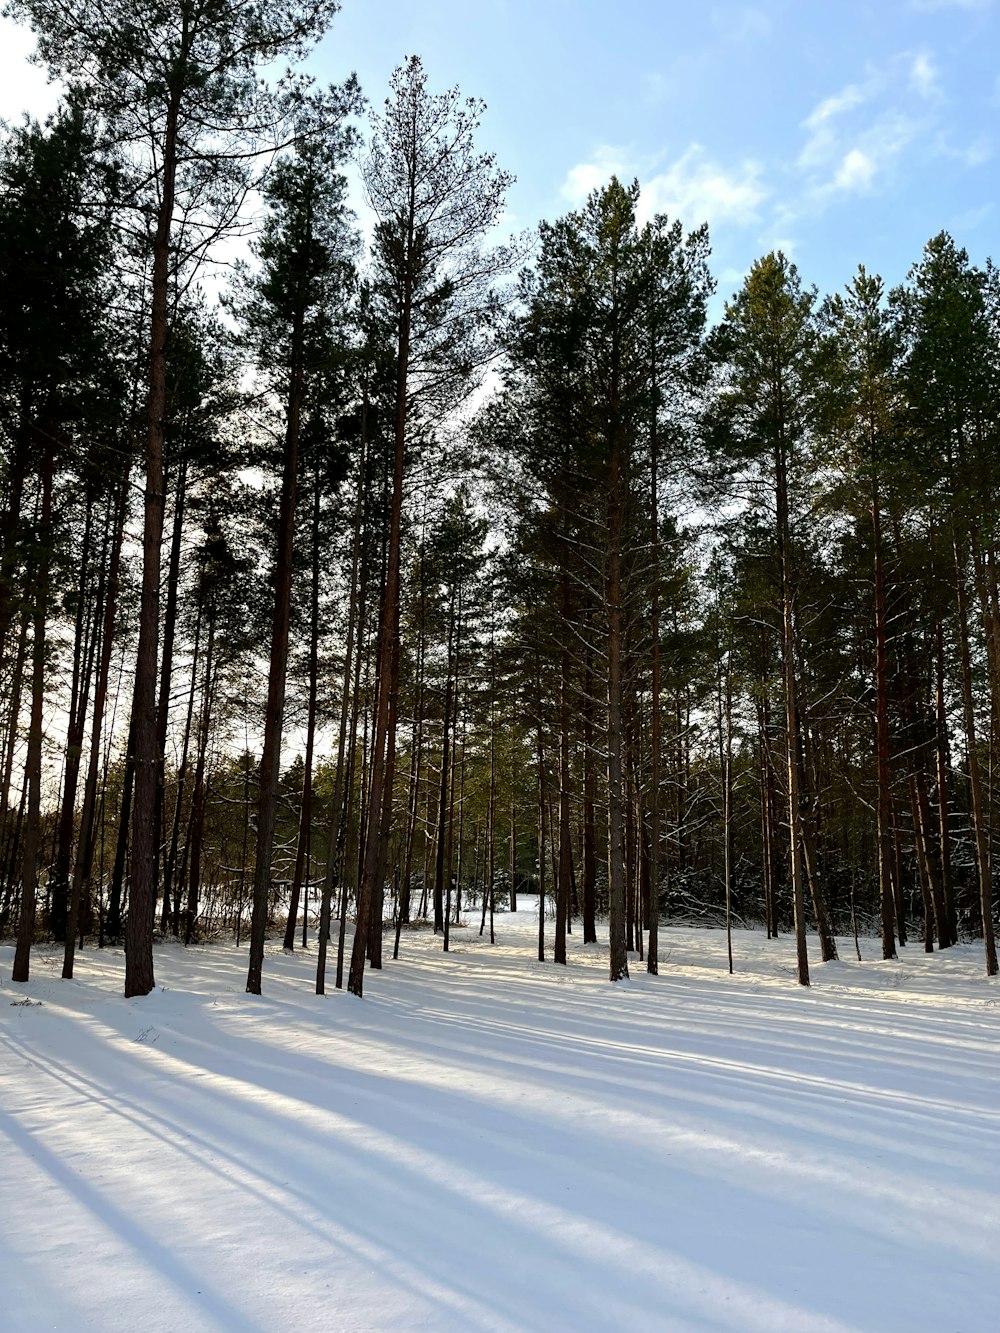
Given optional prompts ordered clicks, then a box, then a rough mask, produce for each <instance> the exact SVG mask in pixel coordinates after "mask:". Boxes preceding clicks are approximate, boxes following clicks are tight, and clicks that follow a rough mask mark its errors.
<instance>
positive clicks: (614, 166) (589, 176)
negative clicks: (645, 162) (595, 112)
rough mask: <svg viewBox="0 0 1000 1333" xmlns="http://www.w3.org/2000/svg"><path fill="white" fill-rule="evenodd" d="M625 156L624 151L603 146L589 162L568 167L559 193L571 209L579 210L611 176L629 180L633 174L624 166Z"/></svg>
mask: <svg viewBox="0 0 1000 1333" xmlns="http://www.w3.org/2000/svg"><path fill="white" fill-rule="evenodd" d="M626 156H627V154H626V153H625V152H624V150H622V149H619V148H611V147H609V146H608V145H606V144H603V145H602V146H601V147H600V148H598V149H597V150H596V152H595V153H594V156H593V158H592V159H591V160H590V161H589V162H578V163H577V165H576V166H575V167H570V169H569V171H568V172H567V173H566V179H565V180H564V181H563V183H562V186H561V188H560V190H559V193H560V194H561V195H562V197H563V198H564V199H565V200H566V202H567V203H568V204H570V205H571V206H572V207H573V208H579V207H580V205H581V204H584V203H586V201H587V196H588V195H589V194H591V193H592V192H593V191H594V190H599V189H600V188H601V186H602V185H607V183H608V181H609V180H610V179H611V177H612V176H617V177H618V178H619V179H620V180H631V179H632V177H633V176H634V175H635V172H634V171H632V170H630V169H629V168H628V167H627V166H626V165H625V160H626Z"/></svg>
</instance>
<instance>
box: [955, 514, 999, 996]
mask: <svg viewBox="0 0 1000 1333" xmlns="http://www.w3.org/2000/svg"><path fill="white" fill-rule="evenodd" d="M954 553H955V595H956V603H957V610H958V616H957V620H958V641H959V651H960V654H961V663H962V704H963V711H964V716H965V741H966V750H967V754H968V764H969V787H970V790H971V794H972V828H973V835H974V838H975V847H976V869H977V871H978V874H979V900H980V907H981V912H982V922H983V945H984V948H985V953H986V975H987V976H988V977H994V976H996V974H997V971H998V967H997V950H996V941H995V939H994V934H993V871H992V866H991V863H990V854H989V841H988V836H987V831H986V822H985V815H984V810H983V789H982V777H981V774H980V767H979V749H978V742H977V738H976V711H975V702H974V699H973V693H972V662H971V657H970V653H969V617H968V598H967V595H966V584H965V557H964V553H963V551H962V549H961V546H960V544H959V541H958V539H957V538H956V539H955V542H954Z"/></svg>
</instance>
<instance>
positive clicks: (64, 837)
mask: <svg viewBox="0 0 1000 1333" xmlns="http://www.w3.org/2000/svg"><path fill="white" fill-rule="evenodd" d="M93 508H94V506H93V500H92V499H91V497H90V496H89V495H88V497H87V508H86V517H85V519H84V525H83V539H82V543H81V550H80V577H79V582H78V584H77V604H76V624H75V627H74V633H73V673H72V683H71V686H70V701H69V720H68V724H67V727H66V747H65V750H64V771H63V798H62V805H61V807H60V811H59V821H58V825H57V828H56V845H55V855H54V856H53V859H52V870H51V873H50V875H49V928H50V929H51V931H52V938H53V939H54V940H55V942H56V943H57V944H59V943H61V942H65V940H66V928H67V920H68V916H69V867H70V860H71V857H72V854H73V826H74V823H75V818H76V792H77V786H78V784H79V780H80V765H81V763H82V761H83V737H84V731H85V728H86V721H87V701H88V699H89V697H90V685H91V678H92V675H93V667H94V656H95V651H96V645H97V637H98V635H97V621H98V618H99V616H100V614H101V605H100V604H101V601H102V600H103V571H104V567H105V564H104V562H105V560H106V559H107V541H106V540H105V543H104V550H103V552H102V559H101V569H102V573H101V580H100V581H101V584H102V587H101V588H100V589H99V591H98V596H97V599H96V601H95V602H94V603H93V605H92V608H89V607H88V602H89V601H90V599H89V598H88V596H87V576H88V574H89V572H90V547H91V532H92V530H93ZM108 517H110V514H109V515H108ZM106 529H107V525H105V531H106ZM91 609H92V611H93V620H94V629H93V633H91V630H90V621H91V617H90V614H89V611H90V610H91Z"/></svg>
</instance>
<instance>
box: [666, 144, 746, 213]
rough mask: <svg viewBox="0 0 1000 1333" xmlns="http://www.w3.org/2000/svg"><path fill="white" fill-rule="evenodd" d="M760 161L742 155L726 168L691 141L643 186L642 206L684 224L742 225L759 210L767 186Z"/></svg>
mask: <svg viewBox="0 0 1000 1333" xmlns="http://www.w3.org/2000/svg"><path fill="white" fill-rule="evenodd" d="M761 177H762V169H761V166H760V164H759V163H757V162H754V161H752V160H750V159H746V160H744V161H743V162H741V163H739V164H738V165H737V166H735V167H731V168H727V167H724V166H722V165H720V164H719V163H718V162H716V161H714V160H713V159H712V158H710V157H709V156H708V154H707V153H706V152H705V150H704V148H702V146H701V145H700V144H697V143H694V144H691V146H690V147H689V148H688V149H686V150H685V152H684V153H683V154H682V155H681V156H680V157H679V158H677V160H676V161H675V162H672V163H671V164H670V165H669V166H668V167H667V168H666V169H665V170H663V171H658V172H657V173H656V174H655V175H654V176H652V177H651V178H650V179H649V180H648V181H646V183H645V184H644V186H643V197H642V201H641V202H642V204H643V211H644V212H646V213H666V214H668V215H669V216H670V217H672V218H680V220H681V221H682V222H683V223H684V225H685V226H686V227H697V226H700V225H701V223H702V222H707V223H709V225H710V226H718V225H719V224H720V223H733V224H735V225H737V226H743V225H745V224H747V223H749V222H754V221H756V220H757V218H758V216H759V212H758V210H759V208H760V205H761V204H762V203H763V202H764V200H765V199H766V198H767V195H768V190H767V187H766V186H765V185H764V183H763V181H762V179H761Z"/></svg>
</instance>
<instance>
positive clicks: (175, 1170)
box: [0, 911, 1000, 1333]
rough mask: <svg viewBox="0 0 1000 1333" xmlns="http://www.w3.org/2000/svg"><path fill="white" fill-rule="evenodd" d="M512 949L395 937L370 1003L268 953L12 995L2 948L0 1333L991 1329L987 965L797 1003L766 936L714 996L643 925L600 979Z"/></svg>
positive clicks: (993, 1280)
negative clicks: (249, 986) (647, 939)
mask: <svg viewBox="0 0 1000 1333" xmlns="http://www.w3.org/2000/svg"><path fill="white" fill-rule="evenodd" d="M476 926H478V922H477V923H476ZM535 929H536V918H535V917H534V914H533V913H532V912H530V911H528V912H523V913H521V914H519V915H517V916H513V917H512V916H502V917H499V918H498V943H497V945H496V946H495V947H492V948H491V947H490V945H489V943H488V941H486V940H480V939H479V937H478V934H477V930H476V927H472V928H470V929H467V930H458V931H455V932H454V933H453V935H452V952H451V953H450V954H449V955H447V956H445V955H442V953H441V952H440V938H438V939H435V938H434V937H433V936H431V935H430V934H428V933H420V932H414V933H412V934H408V935H406V936H404V940H403V957H402V958H401V959H400V961H399V962H398V963H392V962H391V961H390V960H388V959H387V962H386V967H385V969H384V970H383V971H382V972H381V973H369V975H368V977H367V979H366V996H365V999H364V1000H363V1001H358V1000H357V999H355V998H353V997H352V996H349V995H346V994H344V993H337V992H334V993H332V994H329V995H327V996H325V997H317V996H316V995H314V994H313V993H312V984H313V972H314V966H315V962H314V955H313V954H312V953H311V952H309V953H306V954H302V953H301V952H297V953H296V954H295V955H294V956H286V955H284V954H282V953H281V952H280V949H279V948H278V947H277V946H275V948H274V949H273V950H269V953H268V956H267V958H266V960H265V961H266V965H265V972H264V990H265V994H264V996H263V997H260V998H254V997H250V996H248V995H246V994H245V993H244V985H245V976H246V953H245V951H243V950H237V949H236V948H234V947H233V946H232V945H224V944H219V945H211V946H205V947H200V948H195V949H191V950H187V951H185V950H184V949H182V948H179V947H175V946H170V945H165V946H163V947H161V948H159V949H158V950H157V957H156V966H157V978H158V981H159V983H160V985H159V987H158V988H157V990H156V991H155V992H154V993H153V994H152V995H150V996H147V997H146V998H145V999H141V1000H125V999H123V998H121V996H120V988H121V979H122V957H121V955H120V953H117V952H115V951H105V952H103V953H99V952H96V951H92V952H87V953H84V954H83V955H82V956H81V957H80V958H79V959H78V964H77V979H76V980H75V981H72V982H64V981H61V980H60V979H59V970H60V962H61V957H57V956H56V953H55V951H53V950H45V949H39V950H36V951H35V953H34V954H33V956H32V980H31V982H29V983H28V985H27V986H14V985H12V984H11V983H10V981H9V980H8V978H9V976H10V963H11V959H12V953H13V951H12V949H11V948H10V947H6V946H5V947H3V948H0V968H2V976H3V982H2V985H0V1131H2V1137H0V1145H2V1146H0V1153H2V1156H0V1330H3V1333H40V1330H48V1329H58V1330H67V1333H85V1331H87V1330H94V1331H95V1333H115V1331H117V1330H122V1333H125V1330H129V1331H134V1330H135V1329H137V1328H141V1329H142V1330H143V1331H144V1333H161V1331H162V1333H168V1331H169V1333H201V1330H206V1331H207V1330H213V1331H214V1330H226V1331H227V1333H229V1331H230V1330H232V1333H285V1331H286V1330H294V1331H295V1333H312V1331H313V1330H315V1331H316V1333H319V1330H323V1333H331V1331H332V1330H345V1331H347V1330H350V1333H359V1331H361V1330H388V1329H393V1330H414V1329H427V1330H435V1331H437V1330H478V1329H490V1330H538V1331H539V1333H541V1331H542V1330H545V1331H546V1333H550V1331H551V1330H574V1331H576V1330H590V1329H601V1330H610V1329H636V1330H638V1329H642V1330H647V1329H652V1330H709V1329H711V1330H734V1331H737V1330H738V1331H739V1333H751V1331H756V1330H759V1331H760V1333H779V1331H781V1330H787V1331H788V1333H793V1331H794V1333H811V1331H813V1330H815V1331H816V1333H820V1331H822V1333H846V1330H855V1331H856V1333H860V1331H861V1330H864V1333H890V1331H891V1330H900V1333H903V1331H905V1333H919V1331H920V1330H927V1333H980V1331H982V1333H986V1331H987V1330H989V1331H990V1333H993V1330H995V1329H997V1328H998V1327H1000V1262H998V1258H1000V1059H998V1057H1000V1007H998V1006H1000V988H998V986H997V983H996V982H991V981H987V980H986V979H985V977H984V976H983V975H982V973H983V964H982V958H981V949H980V948H979V947H977V946H975V945H963V946H961V947H960V948H958V949H954V950H951V951H949V952H947V953H945V954H941V955H932V956H930V957H928V956H926V955H924V954H923V953H922V952H919V951H918V950H919V947H920V946H919V945H918V946H916V948H914V946H912V945H911V946H910V947H909V948H907V949H906V950H905V953H904V956H903V958H902V959H901V961H899V962H891V963H883V962H881V961H880V960H878V959H877V958H876V955H877V953H878V946H877V943H876V942H874V941H868V942H863V948H864V950H865V952H866V961H865V962H864V963H863V964H860V965H859V964H858V963H856V962H854V961H853V944H851V943H848V942H847V941H845V942H843V946H842V954H843V956H844V957H845V958H848V957H850V958H851V959H852V961H850V962H840V963H830V964H826V965H820V964H818V963H816V964H814V966H813V982H814V984H813V986H812V988H811V989H809V990H805V989H802V988H800V987H798V986H797V985H796V984H795V982H794V950H793V944H792V941H791V940H789V939H783V940H780V941H771V942H769V941H767V940H766V939H765V938H764V937H763V936H762V935H760V934H754V933H749V932H741V933H738V934H737V935H736V936H735V954H736V967H737V972H736V975H735V976H734V977H729V976H728V974H727V972H726V962H725V938H724V936H723V935H722V934H721V933H720V932H712V931H706V930H683V929H669V930H667V931H665V932H664V933H663V937H662V940H661V958H662V959H663V963H662V966H661V975H660V976H659V977H658V978H657V977H648V976H647V975H646V973H645V971H644V970H643V967H642V965H641V964H640V963H638V961H637V960H635V959H633V960H632V967H633V975H632V979H631V980H630V981H628V982H625V983H622V984H620V985H618V986H616V987H612V986H611V985H609V983H608V982H607V981H606V980H605V975H606V952H605V949H604V948H603V947H597V946H590V947H588V948H586V949H585V948H583V947H582V946H581V944H580V942H579V936H578V935H574V936H573V938H572V941H571V946H570V947H571V955H570V964H569V966H568V967H567V968H565V969H561V968H556V967H555V966H554V965H553V964H552V963H546V964H544V965H542V964H539V963H538V962H537V961H535V958H534V953H535ZM331 981H332V978H331ZM24 998H30V999H31V1000H33V1001H40V1002H41V1003H35V1004H30V1005H26V1004H23V1003H17V1001H19V1000H23V999H24Z"/></svg>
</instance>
